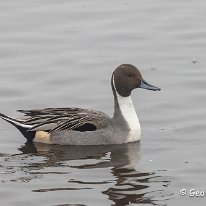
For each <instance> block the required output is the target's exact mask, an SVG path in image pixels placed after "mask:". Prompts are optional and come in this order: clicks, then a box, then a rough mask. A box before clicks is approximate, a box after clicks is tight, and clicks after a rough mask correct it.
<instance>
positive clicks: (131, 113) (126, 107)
mask: <svg viewBox="0 0 206 206" xmlns="http://www.w3.org/2000/svg"><path fill="white" fill-rule="evenodd" d="M113 85H114V88H115V84H114V78H113ZM115 91H116V95H117V100H118V103H119V108H120V111H121V113H122V116H123V117H124V119H125V121H126V122H127V124H128V127H129V130H130V131H129V136H128V139H127V142H134V141H138V140H140V136H141V128H140V123H139V119H138V117H137V114H136V111H135V108H134V105H133V103H132V99H131V96H128V97H123V96H121V95H119V93H118V92H117V90H116V88H115Z"/></svg>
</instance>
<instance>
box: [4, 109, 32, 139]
mask: <svg viewBox="0 0 206 206" xmlns="http://www.w3.org/2000/svg"><path fill="white" fill-rule="evenodd" d="M0 117H1V118H2V119H4V120H5V121H7V122H9V123H10V124H12V125H13V126H15V127H16V128H17V129H18V130H19V131H20V132H21V133H22V134H23V136H24V137H25V138H26V139H27V142H32V140H33V139H34V137H35V133H36V132H35V131H28V127H24V126H23V124H22V123H21V122H20V121H18V120H16V119H14V118H12V117H8V116H6V115H4V114H2V113H0ZM25 126H26V125H25Z"/></svg>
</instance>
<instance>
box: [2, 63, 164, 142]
mask: <svg viewBox="0 0 206 206" xmlns="http://www.w3.org/2000/svg"><path fill="white" fill-rule="evenodd" d="M111 86H112V90H113V94H114V115H113V117H112V118H110V117H109V116H108V115H106V114H105V113H103V112H100V111H94V110H87V109H81V108H46V109H36V110H18V111H19V112H21V113H23V114H24V117H22V118H20V119H14V118H11V117H8V116H5V115H3V114H0V116H1V117H2V118H3V119H4V120H6V121H8V122H10V123H11V124H13V125H14V126H15V127H17V128H18V129H19V130H20V132H21V133H22V134H23V135H24V136H25V137H26V138H27V140H28V141H32V140H35V141H39V142H44V143H49V144H63V145H105V144H122V143H126V142H132V141H137V140H139V139H140V134H141V129H140V125H139V120H138V118H137V115H136V112H135V109H134V107H133V104H132V100H131V97H130V95H131V91H132V90H133V89H135V88H144V89H149V90H154V91H156V90H160V89H159V88H158V87H155V86H152V85H150V84H148V83H147V82H145V81H144V80H143V78H142V76H141V73H140V72H139V70H138V69H137V68H136V67H134V66H133V65H130V64H123V65H120V66H119V67H117V69H116V70H115V71H114V72H113V75H112V79H111Z"/></svg>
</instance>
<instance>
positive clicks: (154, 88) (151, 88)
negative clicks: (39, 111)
mask: <svg viewBox="0 0 206 206" xmlns="http://www.w3.org/2000/svg"><path fill="white" fill-rule="evenodd" d="M139 88H142V89H148V90H152V91H160V90H161V89H160V88H159V87H156V86H153V85H151V84H149V83H147V82H146V81H145V80H144V79H142V80H141V84H140V86H139Z"/></svg>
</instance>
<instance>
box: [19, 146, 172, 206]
mask: <svg viewBox="0 0 206 206" xmlns="http://www.w3.org/2000/svg"><path fill="white" fill-rule="evenodd" d="M19 150H20V151H22V152H23V153H24V154H25V153H27V154H28V153H29V154H35V155H38V156H39V155H40V156H44V157H46V161H44V162H41V163H39V164H38V169H42V168H45V167H60V166H65V165H66V166H67V167H70V168H75V169H96V168H98V169H101V168H102V169H103V168H104V169H106V168H107V169H108V170H109V171H110V173H111V174H112V176H113V180H112V181H111V180H108V181H107V180H105V181H99V182H98V181H96V179H95V177H94V179H95V181H94V182H93V181H91V178H90V180H88V181H85V180H83V181H82V180H80V179H71V180H69V181H68V182H69V183H70V184H78V185H79V184H80V185H85V186H88V185H89V186H91V187H90V189H93V186H94V184H107V185H108V187H107V188H108V189H106V190H102V193H103V194H106V195H107V196H108V198H109V199H110V200H112V201H113V202H114V204H115V205H127V204H129V203H142V204H144V203H147V204H152V205H156V204H157V205H160V203H161V201H163V202H164V200H166V199H168V198H170V197H169V195H168V194H164V193H165V192H164V189H165V187H167V186H168V184H169V183H170V181H169V180H165V178H162V177H161V176H160V175H159V174H156V173H155V172H138V169H137V168H138V162H139V160H140V154H139V150H140V143H139V142H135V143H130V144H122V145H107V146H59V145H45V144H30V145H25V146H23V147H22V148H20V149H19ZM75 160H77V161H78V160H85V161H83V163H82V162H81V164H79V163H78V164H72V163H71V162H73V161H75ZM89 160H92V161H89ZM35 164H37V163H35ZM30 166H32V165H30ZM36 166H37V165H35V167H36ZM100 171H101V170H100ZM87 172H88V170H87ZM102 176H104V173H103V174H102ZM163 179H164V180H163ZM92 185H93V186H92ZM57 189H58V188H57ZM59 189H61V188H59ZM70 189H72V188H70ZM82 189H83V188H82ZM87 189H88V188H87ZM54 190H56V189H55V188H50V189H40V190H36V192H37V191H38V192H47V191H54Z"/></svg>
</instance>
